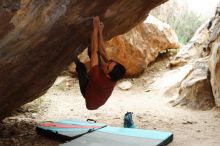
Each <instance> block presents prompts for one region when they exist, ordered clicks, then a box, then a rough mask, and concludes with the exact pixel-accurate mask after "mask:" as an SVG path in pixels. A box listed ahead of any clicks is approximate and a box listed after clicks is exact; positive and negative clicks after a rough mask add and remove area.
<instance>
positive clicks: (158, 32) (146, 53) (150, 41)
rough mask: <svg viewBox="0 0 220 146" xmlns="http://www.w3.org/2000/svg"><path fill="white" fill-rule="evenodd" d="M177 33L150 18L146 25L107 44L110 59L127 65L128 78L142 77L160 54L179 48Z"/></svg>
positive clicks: (143, 24)
mask: <svg viewBox="0 0 220 146" xmlns="http://www.w3.org/2000/svg"><path fill="white" fill-rule="evenodd" d="M178 47H179V42H178V38H177V35H176V33H175V32H174V31H173V30H172V28H171V27H170V26H169V25H168V24H165V23H162V22H161V21H159V20H158V19H156V18H155V17H153V16H151V15H150V16H148V18H147V19H146V20H145V21H144V23H142V24H139V25H138V26H136V27H135V28H133V29H132V30H130V31H129V32H127V33H125V34H123V35H120V36H117V37H115V38H113V39H111V40H110V41H109V42H107V47H106V48H107V52H108V55H109V57H110V58H112V59H114V60H116V61H118V62H121V63H122V64H124V65H125V67H126V70H127V76H130V77H134V76H138V75H140V74H141V73H142V72H143V71H144V69H145V68H146V66H147V65H148V64H149V63H151V62H153V61H154V60H155V59H156V58H157V56H158V54H159V52H161V51H162V50H166V49H173V48H178Z"/></svg>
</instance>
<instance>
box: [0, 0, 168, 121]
mask: <svg viewBox="0 0 220 146" xmlns="http://www.w3.org/2000/svg"><path fill="white" fill-rule="evenodd" d="M165 1H166V0H147V1H146V0H138V1H131V0H120V1H115V0H108V1H103V0H93V1H88V0H81V1H79V0H1V1H0V19H1V21H0V78H1V80H0V89H1V90H0V103H1V106H0V120H1V119H3V118H4V117H5V116H6V115H8V113H10V111H12V110H13V109H15V108H17V107H19V106H21V105H23V104H25V103H27V102H29V101H31V100H33V99H35V98H37V97H39V96H40V95H42V94H44V93H45V92H46V91H47V90H48V88H50V87H51V85H52V84H53V83H54V81H55V79H56V77H57V76H58V74H59V73H60V72H61V71H62V70H63V69H64V68H65V67H66V66H67V65H68V64H70V62H71V61H72V54H73V52H74V49H75V48H76V47H78V46H79V45H82V44H83V45H85V46H86V44H87V40H88V38H89V37H90V33H91V19H90V18H91V16H94V15H98V16H100V18H101V20H103V21H104V23H105V32H104V35H105V36H106V37H105V39H106V40H108V39H111V38H112V37H113V36H116V35H119V34H122V33H125V32H126V31H128V30H130V29H131V28H132V27H134V26H135V25H137V24H138V23H140V22H141V21H143V20H144V19H145V18H146V17H147V15H148V13H149V11H150V10H151V9H153V8H154V7H156V6H158V5H159V4H161V3H163V2H165Z"/></svg>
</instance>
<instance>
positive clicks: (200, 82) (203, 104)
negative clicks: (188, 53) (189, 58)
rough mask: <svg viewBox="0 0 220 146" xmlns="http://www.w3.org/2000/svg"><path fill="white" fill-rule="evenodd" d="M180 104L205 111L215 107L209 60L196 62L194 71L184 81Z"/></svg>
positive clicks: (181, 87) (180, 93) (203, 59)
mask: <svg viewBox="0 0 220 146" xmlns="http://www.w3.org/2000/svg"><path fill="white" fill-rule="evenodd" d="M178 104H181V105H182V104H184V105H187V106H188V107H190V108H194V109H203V110H206V109H210V108H212V107H213V106H214V105H215V102H214V97H213V94H212V87H211V84H210V73H209V68H208V59H207V58H201V59H198V60H197V61H195V63H194V64H193V67H192V70H191V71H190V72H189V73H188V74H187V76H186V77H185V79H184V80H183V81H182V83H181V85H180V90H179V100H178Z"/></svg>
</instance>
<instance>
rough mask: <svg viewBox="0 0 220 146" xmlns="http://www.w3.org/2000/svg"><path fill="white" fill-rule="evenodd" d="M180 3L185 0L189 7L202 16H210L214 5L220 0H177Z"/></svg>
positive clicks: (213, 11)
mask: <svg viewBox="0 0 220 146" xmlns="http://www.w3.org/2000/svg"><path fill="white" fill-rule="evenodd" d="M178 1H179V2H180V3H183V2H187V4H188V6H189V9H190V10H192V11H194V12H196V13H198V14H200V15H203V16H212V15H213V14H214V13H215V7H216V5H217V4H218V3H219V2H220V0H178Z"/></svg>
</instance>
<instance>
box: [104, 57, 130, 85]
mask: <svg viewBox="0 0 220 146" xmlns="http://www.w3.org/2000/svg"><path fill="white" fill-rule="evenodd" d="M114 62H115V61H114ZM115 63H116V65H115V66H114V68H113V69H112V71H111V72H109V73H108V75H109V76H110V80H111V81H113V82H116V81H118V80H120V79H121V78H123V76H124V75H125V72H126V69H125V67H124V66H123V65H121V64H120V63H118V62H115Z"/></svg>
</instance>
